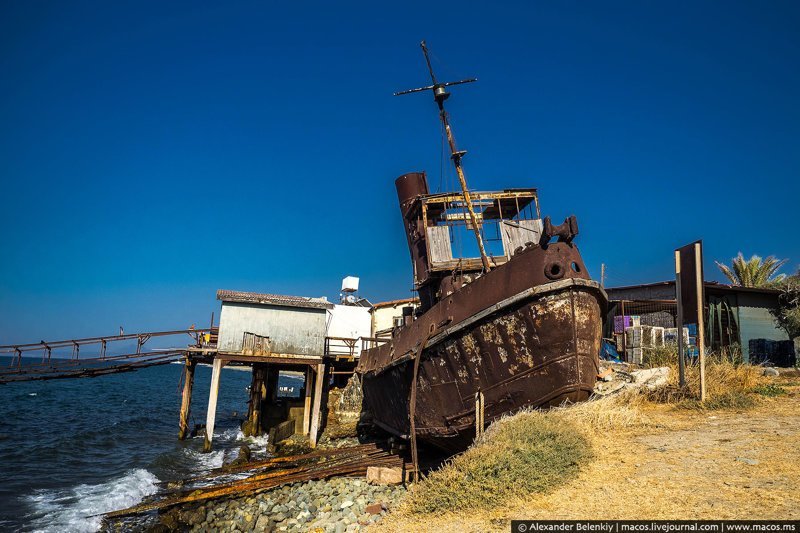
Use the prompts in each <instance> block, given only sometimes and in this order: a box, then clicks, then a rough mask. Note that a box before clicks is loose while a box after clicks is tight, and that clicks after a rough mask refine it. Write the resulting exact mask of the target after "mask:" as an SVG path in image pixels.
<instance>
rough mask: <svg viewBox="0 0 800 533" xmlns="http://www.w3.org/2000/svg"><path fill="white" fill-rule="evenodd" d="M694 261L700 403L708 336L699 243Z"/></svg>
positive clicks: (703, 392) (696, 246) (701, 249)
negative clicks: (695, 266)
mask: <svg viewBox="0 0 800 533" xmlns="http://www.w3.org/2000/svg"><path fill="white" fill-rule="evenodd" d="M694 259H695V262H696V263H697V268H695V272H697V350H698V351H699V352H700V353H699V356H700V357H699V358H700V401H701V402H704V401H706V342H705V341H706V335H705V329H706V328H705V316H704V312H705V309H704V307H705V306H704V305H703V304H704V302H705V299H704V293H705V287H704V286H703V248H702V245H701V244H700V243H699V242H697V243H695V245H694Z"/></svg>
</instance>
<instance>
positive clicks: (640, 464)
mask: <svg viewBox="0 0 800 533" xmlns="http://www.w3.org/2000/svg"><path fill="white" fill-rule="evenodd" d="M652 363H654V365H653V366H670V367H671V370H672V371H671V372H670V383H669V385H668V386H667V387H664V388H662V389H660V390H656V391H642V392H637V391H628V392H625V393H622V394H617V395H613V396H608V397H605V398H602V399H599V400H593V401H589V402H585V403H582V404H577V405H571V406H565V407H561V408H557V409H552V410H550V411H548V412H526V413H521V414H519V415H517V416H514V417H508V418H506V419H503V420H502V421H501V422H499V423H498V424H496V425H495V426H494V427H492V428H490V430H489V431H487V434H486V436H485V438H484V440H483V441H482V442H480V443H479V444H477V445H476V446H474V447H473V448H471V449H470V450H469V451H467V452H466V453H465V454H464V455H463V456H461V457H459V458H456V459H455V460H453V462H452V463H451V464H449V465H447V466H445V467H444V468H443V469H441V470H440V471H438V472H436V473H434V474H433V475H431V476H430V477H429V478H427V479H426V480H424V481H423V482H421V483H419V484H418V485H416V486H414V487H412V488H411V491H410V494H409V498H408V499H407V501H406V502H405V503H404V504H403V505H402V506H401V507H400V508H399V509H397V510H396V511H395V512H393V513H391V515H390V516H389V517H388V520H386V521H384V522H382V524H381V530H387V531H427V530H432V529H434V530H441V531H492V530H497V531H507V528H508V524H509V520H511V519H588V518H594V519H678V518H691V519H721V518H728V519H734V518H740V519H741V518H751V519H753V518H781V517H789V516H800V511H799V509H800V497H798V496H796V494H798V493H800V468H799V467H796V466H795V464H796V463H795V462H793V461H786V458H787V457H789V456H796V453H797V442H800V429H798V428H800V414H798V413H800V409H798V407H800V400H798V399H797V398H798V397H800V388H797V387H795V385H798V384H795V383H793V382H790V381H789V380H788V379H786V378H781V379H780V380H779V383H776V384H771V385H770V383H771V380H770V379H769V378H764V377H763V376H762V372H761V369H760V368H758V367H750V366H745V365H737V364H733V363H732V362H731V361H730V360H729V359H728V358H723V357H718V356H715V355H713V354H712V355H711V356H709V357H708V358H707V365H706V380H707V382H706V383H707V394H708V399H707V401H706V402H705V403H703V404H700V402H699V401H698V400H699V368H698V367H696V366H689V367H688V368H687V382H688V384H687V387H685V388H679V387H678V385H677V379H678V377H677V376H678V373H677V358H675V359H674V360H670V359H669V354H668V353H667V354H665V355H664V359H661V360H659V361H656V360H653V361H652ZM656 363H657V364H656ZM745 409H746V410H747V414H746V415H744V416H743V415H742V413H743V411H744V410H745ZM515 426H516V428H515ZM545 435H546V436H545ZM532 436H533V440H531V438H532ZM495 439H498V440H497V441H495ZM564 439H567V440H564ZM570 439H571V440H570ZM518 440H521V441H523V442H524V443H525V444H524V449H523V447H517V448H514V445H515V443H516V442H517V441H518ZM537 441H539V444H541V445H543V446H545V445H546V446H547V447H553V448H557V449H558V450H559V451H558V452H555V451H554V450H546V449H543V448H542V447H541V446H537ZM567 442H572V443H573V445H565V443H567ZM587 445H588V447H586V448H585V446H587ZM509 450H513V452H512V453H509ZM529 454H533V455H535V457H531V456H529ZM501 456H502V457H501ZM575 457H578V459H575V460H574V463H576V464H570V461H568V460H565V459H568V458H575ZM741 457H744V458H746V459H756V460H757V464H755V465H753V464H750V463H748V462H746V461H741V460H740V458H741ZM534 465H535V466H534ZM529 468H540V469H541V471H540V477H539V478H537V479H534V481H533V482H532V484H531V485H526V483H527V482H528V481H527V479H525V480H520V479H519V478H517V477H516V476H519V475H523V474H524V475H523V477H527V475H528V472H529V470H528V469H529ZM518 483H519V484H518ZM509 487H510V488H509Z"/></svg>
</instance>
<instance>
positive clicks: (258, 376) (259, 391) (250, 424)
mask: <svg viewBox="0 0 800 533" xmlns="http://www.w3.org/2000/svg"><path fill="white" fill-rule="evenodd" d="M265 370H266V369H265V368H264V365H261V364H258V363H254V364H253V377H252V379H251V380H250V406H249V408H248V410H247V415H248V416H247V424H246V427H245V429H246V431H245V432H244V433H245V435H246V436H256V437H257V436H258V435H261V432H262V427H261V399H262V395H263V386H264V373H265Z"/></svg>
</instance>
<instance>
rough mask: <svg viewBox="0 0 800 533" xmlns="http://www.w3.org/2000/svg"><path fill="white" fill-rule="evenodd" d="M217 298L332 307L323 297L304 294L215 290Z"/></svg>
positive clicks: (224, 300)
mask: <svg viewBox="0 0 800 533" xmlns="http://www.w3.org/2000/svg"><path fill="white" fill-rule="evenodd" d="M217 300H222V301H223V302H241V303H253V304H263V305H280V306H283V307H307V308H311V309H333V304H332V303H331V302H329V301H328V300H327V299H325V298H308V297H306V296H287V295H285V294H266V293H261V292H242V291H226V290H222V289H220V290H218V291H217Z"/></svg>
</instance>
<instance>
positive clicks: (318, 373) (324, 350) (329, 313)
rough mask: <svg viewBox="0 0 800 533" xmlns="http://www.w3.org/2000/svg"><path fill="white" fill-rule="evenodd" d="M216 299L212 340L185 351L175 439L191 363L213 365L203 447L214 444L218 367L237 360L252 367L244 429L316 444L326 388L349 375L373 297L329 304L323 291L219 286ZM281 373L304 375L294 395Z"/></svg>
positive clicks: (185, 431) (186, 404) (186, 430)
mask: <svg viewBox="0 0 800 533" xmlns="http://www.w3.org/2000/svg"><path fill="white" fill-rule="evenodd" d="M348 296H350V295H349V294H348ZM217 299H218V300H220V301H221V303H222V311H221V314H220V322H219V329H218V335H217V336H215V337H216V338H214V339H212V340H213V341H215V342H213V343H209V344H207V345H203V346H201V347H199V348H197V349H194V350H191V349H190V351H189V352H187V357H186V361H185V369H184V386H183V395H182V402H181V410H180V421H179V438H180V439H185V438H186V437H187V436H188V435H189V434H190V427H189V410H190V406H191V398H192V388H193V384H194V374H195V368H196V366H197V364H198V363H205V364H210V365H211V366H212V374H211V386H210V390H209V397H208V408H207V411H206V424H205V441H204V450H205V451H210V450H211V448H212V445H213V439H214V425H215V419H216V411H217V398H218V394H219V388H220V385H221V383H222V381H223V379H222V369H223V368H224V367H225V366H227V365H236V366H249V367H251V369H252V377H251V384H250V390H249V399H248V412H247V418H246V419H245V421H244V423H243V424H242V432H243V433H244V434H245V435H247V436H259V435H262V434H265V433H266V434H269V441H270V444H275V443H277V442H279V441H281V440H283V439H286V438H288V437H290V436H292V435H295V434H300V435H303V436H306V437H307V438H308V441H309V444H310V445H311V446H312V447H315V446H316V444H317V441H318V438H319V435H320V433H321V430H322V429H324V425H325V414H326V402H327V396H328V387H329V385H330V383H331V382H334V383H336V384H337V385H342V384H343V383H345V382H346V381H347V378H349V377H350V376H352V374H353V371H354V369H355V365H356V363H357V358H358V355H359V354H360V351H361V348H362V344H363V342H365V341H366V340H367V339H368V338H369V335H370V314H369V307H370V305H371V304H369V302H367V301H366V300H358V299H355V300H354V299H352V298H350V299H349V300H347V301H345V300H344V299H343V305H334V304H333V303H332V302H330V301H328V300H327V299H326V298H309V297H300V296H285V295H277V294H264V293H253V292H240V291H227V290H220V291H218V292H217ZM282 373H283V374H287V373H288V374H290V375H292V376H293V377H295V378H297V380H299V379H303V386H302V388H301V389H300V395H299V396H298V395H296V394H295V395H287V394H283V393H284V392H286V391H281V390H280V389H281V387H280V386H279V377H280V375H281V374H282ZM289 396H293V397H289Z"/></svg>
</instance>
